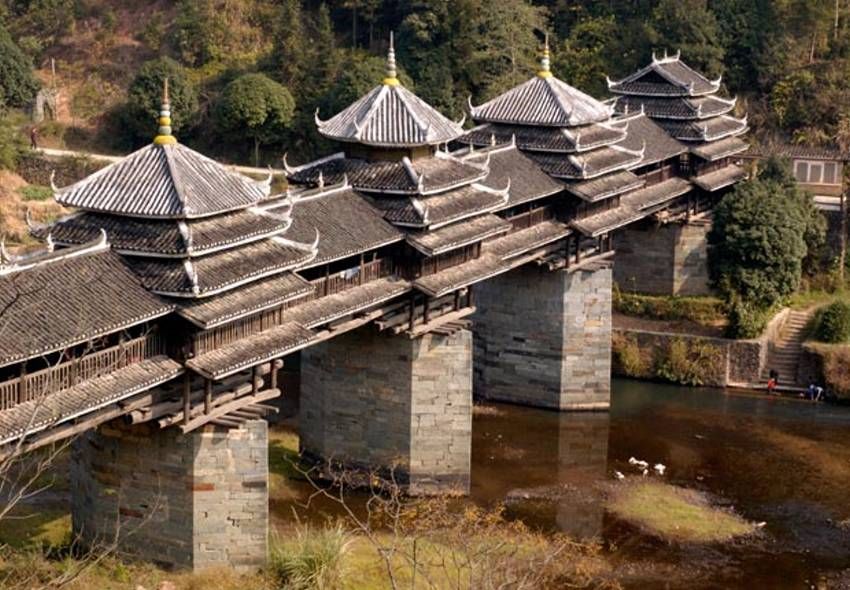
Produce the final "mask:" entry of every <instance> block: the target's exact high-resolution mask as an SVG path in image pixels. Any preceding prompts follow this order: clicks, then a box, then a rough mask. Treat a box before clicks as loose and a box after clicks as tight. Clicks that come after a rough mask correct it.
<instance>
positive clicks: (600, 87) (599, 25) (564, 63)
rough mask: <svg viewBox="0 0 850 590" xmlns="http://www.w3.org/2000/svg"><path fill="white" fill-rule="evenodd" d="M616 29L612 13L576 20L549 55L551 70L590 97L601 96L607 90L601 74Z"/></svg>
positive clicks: (606, 67) (606, 66) (605, 69)
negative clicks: (567, 34) (550, 57)
mask: <svg viewBox="0 0 850 590" xmlns="http://www.w3.org/2000/svg"><path fill="white" fill-rule="evenodd" d="M616 32H617V23H616V22H615V21H614V17H612V16H605V17H588V18H586V19H584V20H581V21H579V22H578V23H577V24H576V25H575V26H574V27H573V28H572V30H570V34H569V37H567V38H566V39H565V40H564V42H563V43H562V44H561V51H559V52H556V53H555V55H554V56H553V57H554V63H553V69H554V70H555V73H556V74H557V75H558V77H560V78H562V79H563V80H565V81H566V82H567V83H568V84H571V85H573V86H575V87H576V88H580V89H581V90H582V91H584V92H586V93H588V94H590V95H591V96H603V95H604V94H605V93H606V92H607V88H606V84H605V75H606V74H608V73H609V71H608V56H609V55H610V54H611V51H612V49H613V48H612V47H611V39H613V38H614V37H615V35H616Z"/></svg>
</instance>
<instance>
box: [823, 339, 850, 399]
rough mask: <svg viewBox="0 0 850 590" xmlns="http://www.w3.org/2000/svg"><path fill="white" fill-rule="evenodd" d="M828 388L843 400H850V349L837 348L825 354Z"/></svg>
mask: <svg viewBox="0 0 850 590" xmlns="http://www.w3.org/2000/svg"><path fill="white" fill-rule="evenodd" d="M823 376H824V380H825V381H826V387H827V389H828V390H830V391H831V392H832V393H834V394H835V395H837V396H838V397H841V398H850V348H848V347H846V346H842V347H835V348H834V349H832V350H829V351H826V352H824V353H823Z"/></svg>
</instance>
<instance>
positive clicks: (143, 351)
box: [0, 334, 165, 410]
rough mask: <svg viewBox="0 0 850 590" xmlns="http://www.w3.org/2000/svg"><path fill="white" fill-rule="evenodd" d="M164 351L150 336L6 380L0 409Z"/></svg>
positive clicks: (157, 339)
mask: <svg viewBox="0 0 850 590" xmlns="http://www.w3.org/2000/svg"><path fill="white" fill-rule="evenodd" d="M164 352H165V343H164V341H163V339H162V338H161V337H160V336H159V335H158V334H150V335H147V336H142V337H140V338H135V339H133V340H128V341H127V342H122V343H120V344H118V345H117V346H112V347H110V348H106V349H104V350H99V351H97V352H92V353H89V354H86V355H85V356H83V357H80V358H77V359H72V360H70V361H66V362H64V363H59V364H57V365H54V366H51V367H47V368H45V369H41V370H39V371H35V372H33V373H29V374H24V375H21V376H20V377H16V378H14V379H9V380H7V381H4V382H2V383H0V410H5V409H8V408H11V407H12V406H14V405H16V404H19V403H23V402H26V401H29V400H32V399H37V398H39V397H41V396H43V395H47V394H51V393H56V392H58V391H62V390H63V389H67V388H69V387H73V386H74V385H76V384H78V383H80V382H83V381H87V380H89V379H95V378H97V377H102V376H103V375H108V374H109V373H112V372H114V371H116V370H118V369H121V368H123V367H126V366H128V365H131V364H133V363H137V362H140V361H142V360H144V359H146V358H150V357H152V356H156V355H159V354H164Z"/></svg>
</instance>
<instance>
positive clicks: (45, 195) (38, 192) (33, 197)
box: [18, 184, 53, 201]
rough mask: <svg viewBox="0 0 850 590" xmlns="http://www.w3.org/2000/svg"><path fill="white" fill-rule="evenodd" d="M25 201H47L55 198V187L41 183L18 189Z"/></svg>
mask: <svg viewBox="0 0 850 590" xmlns="http://www.w3.org/2000/svg"><path fill="white" fill-rule="evenodd" d="M18 194H20V195H21V198H22V199H23V200H24V201H47V200H49V199H52V198H53V189H51V188H50V187H49V186H41V185H40V184H29V185H27V186H22V187H21V188H19V189H18Z"/></svg>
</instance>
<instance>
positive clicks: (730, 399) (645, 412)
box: [273, 380, 850, 590]
mask: <svg viewBox="0 0 850 590" xmlns="http://www.w3.org/2000/svg"><path fill="white" fill-rule="evenodd" d="M630 457H637V458H640V459H644V460H647V461H649V462H650V463H652V464H654V463H663V464H664V465H666V466H667V471H666V472H665V474H664V476H663V478H664V480H665V481H667V482H668V483H672V484H676V485H682V486H686V487H689V488H695V489H699V490H702V491H705V492H708V493H710V494H711V495H712V496H713V497H715V498H716V499H717V501H719V502H721V503H723V504H725V505H728V506H729V507H731V508H733V509H734V510H735V511H736V512H738V513H739V514H740V515H742V516H743V517H744V518H747V519H749V520H751V521H754V522H763V523H765V524H764V526H763V528H762V529H761V531H762V532H761V533H760V535H759V536H758V538H757V539H755V540H753V541H747V542H736V543H729V544H726V545H720V546H718V545H712V546H699V547H694V546H680V545H670V544H667V543H664V542H661V541H658V540H656V539H653V538H651V537H648V536H646V535H644V534H642V533H641V532H640V531H638V530H636V529H634V528H633V527H630V526H628V525H626V524H625V523H623V522H620V521H618V520H617V519H616V518H614V517H613V516H611V515H610V514H608V513H607V512H606V511H605V509H604V505H603V495H604V490H605V488H606V486H609V485H611V484H612V483H613V473H614V471H615V470H619V471H621V472H623V473H627V474H634V473H635V470H634V468H632V467H631V466H630V465H629V463H628V459H629V458H630ZM653 477H659V476H657V475H653ZM297 489H298V492H297V493H298V495H300V496H303V495H305V494H307V493H308V489H307V488H306V486H305V487H301V488H297ZM471 499H472V500H473V501H475V502H477V503H480V504H483V505H488V506H489V505H495V504H497V503H507V505H508V514H509V516H510V517H512V518H520V519H522V520H524V521H525V522H527V523H528V524H529V525H531V526H534V527H540V528H542V529H544V530H561V531H564V532H566V533H569V534H571V535H573V536H575V537H577V538H582V539H597V540H600V541H601V542H602V544H603V546H604V548H605V551H606V553H607V554H608V557H609V559H610V561H611V562H612V564H613V566H614V568H615V570H616V571H617V572H618V574H619V575H620V576H621V577H622V578H623V580H624V583H625V585H626V587H630V588H642V589H643V588H649V589H652V588H682V589H685V588H687V589H695V588H706V589H707V588H731V589H734V588H741V589H744V588H746V589H747V590H752V589H754V588H776V589H786V588H787V589H802V588H821V587H823V588H826V587H828V588H834V587H839V585H840V584H842V582H837V581H836V580H837V579H838V578H839V577H840V576H841V573H840V572H842V571H844V572H845V573H844V578H841V579H842V580H843V581H844V582H843V583H847V571H848V570H850V408H846V407H835V406H829V405H824V404H812V403H808V402H803V401H797V400H787V399H776V398H768V397H765V396H760V395H747V394H741V393H731V392H725V391H723V390H712V389H692V388H685V387H675V386H668V385H659V384H651V383H643V382H636V381H629V380H615V381H614V390H613V396H612V407H611V411H610V412H608V413H557V412H551V411H545V410H536V409H531V408H524V407H518V406H511V405H505V404H484V405H481V406H476V411H475V416H474V422H473V442H472V490H471ZM273 510H274V511H275V512H277V516H278V517H279V518H287V517H289V518H291V512H289V511H290V510H291V506H289V503H288V502H285V503H283V504H281V505H278V506H276V507H275V506H274V504H273ZM284 512H285V513H286V514H284ZM840 587H844V586H840Z"/></svg>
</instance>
